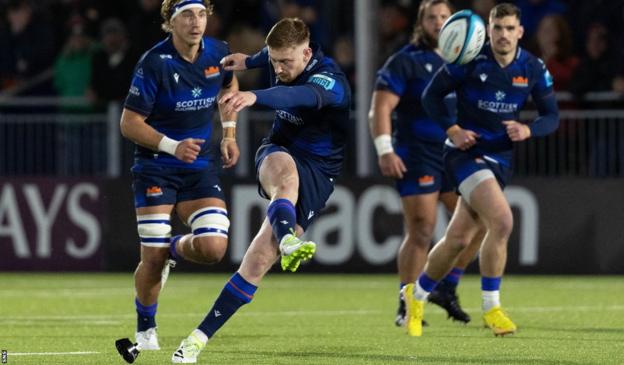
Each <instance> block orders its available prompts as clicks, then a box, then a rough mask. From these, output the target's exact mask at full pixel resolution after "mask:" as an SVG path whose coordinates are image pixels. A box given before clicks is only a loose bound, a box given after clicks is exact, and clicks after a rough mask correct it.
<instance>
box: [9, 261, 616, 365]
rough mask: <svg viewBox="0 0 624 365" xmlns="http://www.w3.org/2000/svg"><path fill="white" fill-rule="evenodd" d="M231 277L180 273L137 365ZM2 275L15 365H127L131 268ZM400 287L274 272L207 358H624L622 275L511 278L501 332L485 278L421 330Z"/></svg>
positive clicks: (467, 283)
mask: <svg viewBox="0 0 624 365" xmlns="http://www.w3.org/2000/svg"><path fill="white" fill-rule="evenodd" d="M304 270H305V269H304ZM228 277H229V275H225V274H204V275H199V274H192V275H191V274H180V273H175V272H174V273H172V275H171V277H170V281H169V283H167V287H166V288H165V290H164V292H163V293H162V296H161V299H160V304H159V314H158V317H157V321H158V325H159V338H160V344H161V347H162V350H161V351H156V352H154V351H150V352H147V351H145V352H142V353H141V354H140V356H139V358H138V359H137V361H136V362H135V364H169V363H170V358H171V354H172V353H173V351H174V350H175V349H176V348H177V346H178V345H179V343H180V341H181V340H182V339H183V338H184V337H185V336H187V335H188V333H189V332H190V331H191V330H192V329H194V328H195V327H196V326H197V324H198V323H199V322H200V321H201V320H202V319H203V317H204V314H205V312H206V311H207V310H208V309H209V308H210V307H211V305H212V302H213V301H214V299H215V298H216V296H217V295H218V293H219V292H220V291H221V288H222V287H223V284H224V283H225V280H226V279H227V278H228ZM0 283H2V285H1V286H0V348H1V349H2V350H7V351H8V357H7V364H98V365H99V364H124V363H125V362H123V360H122V359H121V357H119V355H118V354H117V352H116V350H115V347H114V341H115V339H117V338H120V337H130V338H131V339H132V337H133V334H134V326H135V315H134V305H133V278H132V275H131V274H28V273H18V274H2V273H0ZM397 292H398V285H397V281H396V278H395V276H394V275H308V274H301V273H297V274H269V276H267V278H265V281H264V282H263V283H262V285H261V287H260V289H259V290H258V292H257V293H256V297H255V299H254V301H253V302H252V303H251V304H250V305H247V306H245V307H243V308H242V309H241V310H240V311H239V312H238V314H237V315H235V316H234V317H233V318H232V319H231V320H230V321H229V322H228V323H227V324H226V325H225V326H224V327H223V328H222V329H221V331H219V332H218V333H217V335H216V336H215V337H214V338H213V339H212V340H211V341H210V342H209V343H208V346H207V347H206V349H205V350H204V352H203V353H202V355H201V357H200V360H199V364H253V365H256V364H267V365H268V364H271V365H273V364H315V365H323V364H538V365H547V364H548V365H549V364H624V280H623V278H622V277H572V276H566V277H552V276H548V277H536V276H506V277H505V278H504V280H503V287H502V300H503V305H504V307H505V309H506V310H507V311H508V312H509V314H510V316H511V318H512V319H513V320H514V321H515V322H516V324H517V325H518V327H519V331H518V333H516V334H515V335H513V336H507V337H504V338H500V337H494V336H493V335H492V334H491V332H490V331H489V330H486V329H483V328H482V322H481V317H480V309H479V306H480V302H481V299H480V290H479V277H477V276H467V277H465V278H464V279H463V280H462V283H461V285H460V288H459V293H460V298H461V300H462V304H463V306H464V307H465V309H467V311H468V312H469V313H470V314H471V315H472V317H473V320H472V322H470V323H469V324H468V325H466V326H465V325H460V324H457V323H453V322H451V321H449V320H447V319H446V315H445V313H444V312H443V311H442V310H440V309H438V307H436V306H435V305H433V304H429V305H427V307H426V308H425V318H426V319H427V321H428V322H429V323H430V326H429V327H425V328H424V334H423V337H421V338H410V337H408V336H407V335H406V334H405V333H404V331H403V329H399V328H396V327H394V324H393V320H394V314H395V310H396V302H397Z"/></svg>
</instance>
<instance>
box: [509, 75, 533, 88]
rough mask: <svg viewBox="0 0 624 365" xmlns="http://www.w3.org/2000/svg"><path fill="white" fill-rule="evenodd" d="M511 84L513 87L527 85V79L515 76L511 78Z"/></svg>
mask: <svg viewBox="0 0 624 365" xmlns="http://www.w3.org/2000/svg"><path fill="white" fill-rule="evenodd" d="M511 84H512V85H513V86H515V87H529V79H528V78H526V77H522V76H516V77H514V78H512V79H511Z"/></svg>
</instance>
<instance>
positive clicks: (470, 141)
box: [446, 125, 479, 151]
mask: <svg viewBox="0 0 624 365" xmlns="http://www.w3.org/2000/svg"><path fill="white" fill-rule="evenodd" d="M446 134H447V135H448V137H449V139H450V140H451V142H453V144H454V145H455V147H457V148H459V149H460V150H462V151H465V150H467V149H469V148H470V147H472V146H474V145H475V144H476V143H477V139H478V138H479V134H477V133H476V132H474V131H471V130H469V129H463V128H461V127H460V126H458V125H454V126H452V127H451V128H449V129H448V130H447V131H446Z"/></svg>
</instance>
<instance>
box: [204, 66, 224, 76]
mask: <svg viewBox="0 0 624 365" xmlns="http://www.w3.org/2000/svg"><path fill="white" fill-rule="evenodd" d="M219 75H221V72H220V71H219V67H217V66H208V67H206V68H205V69H204V76H205V77H206V78H207V79H211V78H213V77H218V76H219Z"/></svg>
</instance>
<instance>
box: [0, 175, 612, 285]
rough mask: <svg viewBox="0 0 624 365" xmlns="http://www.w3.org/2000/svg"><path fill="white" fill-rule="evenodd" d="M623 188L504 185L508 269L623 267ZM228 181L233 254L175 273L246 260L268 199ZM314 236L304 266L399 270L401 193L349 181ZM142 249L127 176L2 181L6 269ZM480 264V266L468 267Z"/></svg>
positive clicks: (122, 257) (100, 263)
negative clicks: (509, 224)
mask: <svg viewBox="0 0 624 365" xmlns="http://www.w3.org/2000/svg"><path fill="white" fill-rule="evenodd" d="M623 185H624V180H623V179H583V178H569V179H561V178H560V179H546V178H532V179H515V180H513V181H512V185H510V186H509V187H508V189H506V195H507V198H508V200H509V201H510V204H511V206H512V208H513V212H514V219H515V227H514V232H513V234H512V237H511V240H510V243H509V257H508V261H507V272H509V273H526V274H529V273H531V274H532V273H536V274H537V273H539V274H597V273H608V274H622V273H624V265H622V262H624V245H623V244H622V238H623V237H624V225H623V224H622V222H621V221H622V207H623V206H624V190H623V189H622V188H621V187H622V186H623ZM223 186H224V188H225V193H226V196H227V197H228V199H229V201H228V209H229V211H230V219H231V220H232V225H231V228H230V246H229V249H228V254H227V256H226V259H225V260H224V261H223V262H221V263H220V264H218V265H216V266H199V265H193V264H184V263H183V264H180V265H179V267H178V268H176V270H184V271H200V272H216V271H219V272H223V271H226V272H229V271H233V270H235V269H236V267H237V266H238V263H239V262H240V260H241V258H242V255H243V254H244V252H245V249H246V247H247V245H248V244H249V241H250V240H251V239H252V238H253V236H254V234H255V232H256V230H257V229H258V227H259V226H260V223H261V219H262V218H263V215H264V209H265V207H266V201H264V200H262V199H260V198H259V197H258V195H257V192H256V185H255V183H254V182H253V181H240V180H225V181H224V182H223ZM313 214H318V212H314V213H313ZM438 217H439V224H438V226H437V227H436V239H437V238H439V237H441V236H442V235H443V233H444V225H445V224H446V222H447V220H448V216H447V214H446V213H445V212H444V211H443V210H442V209H439V212H438ZM174 226H175V227H176V228H177V229H185V228H184V227H183V226H182V225H181V224H180V223H179V222H176V223H175V224H174ZM307 235H308V237H309V238H311V239H313V240H315V241H316V242H317V244H318V246H319V247H318V250H317V254H316V256H315V259H314V261H312V262H311V263H309V264H307V265H306V267H305V269H304V270H303V271H304V272H339V273H340V272H345V273H368V272H394V271H395V256H396V251H397V248H398V246H399V244H400V242H401V235H402V218H401V215H400V200H399V197H398V196H397V194H396V192H395V190H394V189H393V188H392V186H391V185H390V183H389V182H388V181H386V180H379V179H377V180H376V179H348V180H347V179H343V180H342V181H340V182H339V183H338V185H337V188H336V190H335V192H334V194H333V196H332V199H331V200H330V202H329V204H328V207H327V208H326V210H325V211H324V212H323V214H321V215H320V216H318V217H317V220H316V222H315V223H314V224H313V225H312V228H311V230H310V231H309V232H308V233H307ZM138 246H139V245H138V238H137V235H136V223H135V217H134V208H133V203H132V192H131V190H130V182H129V181H125V180H102V181H93V180H85V181H78V180H64V179H9V180H6V179H5V180H1V181H0V255H1V257H2V259H1V260H0V270H3V271H6V270H43V271H62V270H69V271H90V270H109V271H131V270H133V269H134V267H135V266H136V263H137V260H138V252H139V249H138ZM274 270H275V271H278V268H277V266H276V267H275V268H274ZM477 270H478V268H477V265H476V263H473V264H471V266H470V267H469V269H468V272H472V273H476V272H477Z"/></svg>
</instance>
